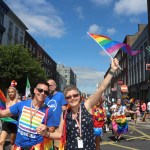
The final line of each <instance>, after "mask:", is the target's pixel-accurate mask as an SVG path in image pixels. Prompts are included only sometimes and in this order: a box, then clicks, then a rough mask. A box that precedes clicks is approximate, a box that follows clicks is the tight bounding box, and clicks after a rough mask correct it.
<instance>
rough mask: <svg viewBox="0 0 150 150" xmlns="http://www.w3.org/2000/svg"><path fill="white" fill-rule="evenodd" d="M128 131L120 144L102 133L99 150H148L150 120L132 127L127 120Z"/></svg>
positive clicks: (110, 134)
mask: <svg viewBox="0 0 150 150" xmlns="http://www.w3.org/2000/svg"><path fill="white" fill-rule="evenodd" d="M128 121H129V131H128V133H127V134H124V135H123V136H122V138H121V141H120V142H117V143H116V142H115V141H114V140H113V136H112V132H111V130H110V131H109V132H107V133H104V136H103V141H102V142H101V150H120V149H121V150H150V146H149V143H150V119H148V118H147V119H146V122H141V121H138V122H137V125H136V126H135V127H134V125H133V123H132V122H131V120H130V119H129V120H128ZM5 145H6V146H5V150H10V145H9V140H7V141H6V144H5Z"/></svg>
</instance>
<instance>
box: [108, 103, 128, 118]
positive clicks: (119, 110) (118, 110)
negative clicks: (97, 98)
mask: <svg viewBox="0 0 150 150" xmlns="http://www.w3.org/2000/svg"><path fill="white" fill-rule="evenodd" d="M110 109H111V110H113V111H112V114H113V115H116V116H120V115H124V114H125V109H126V106H120V107H118V106H117V105H113V106H111V107H110Z"/></svg>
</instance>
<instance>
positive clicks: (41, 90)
mask: <svg viewBox="0 0 150 150" xmlns="http://www.w3.org/2000/svg"><path fill="white" fill-rule="evenodd" d="M36 89H37V90H38V92H40V93H42V92H44V94H45V95H48V94H49V92H48V91H45V90H43V89H40V88H36Z"/></svg>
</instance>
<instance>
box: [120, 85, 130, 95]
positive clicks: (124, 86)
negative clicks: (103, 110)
mask: <svg viewBox="0 0 150 150" xmlns="http://www.w3.org/2000/svg"><path fill="white" fill-rule="evenodd" d="M127 91H128V87H127V86H126V85H125V84H123V85H121V92H123V93H125V92H127Z"/></svg>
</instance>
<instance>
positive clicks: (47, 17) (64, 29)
mask: <svg viewBox="0 0 150 150" xmlns="http://www.w3.org/2000/svg"><path fill="white" fill-rule="evenodd" d="M5 2H6V3H7V4H8V6H9V7H10V8H11V9H12V10H13V11H14V13H15V14H16V15H17V16H18V17H19V18H20V19H21V20H22V21H23V22H24V23H25V25H26V26H27V27H28V32H29V33H30V34H31V35H32V37H33V38H34V39H35V40H36V41H37V42H38V43H39V44H40V45H41V46H42V47H43V48H44V50H45V51H46V52H47V53H48V54H49V55H50V56H51V57H52V58H53V59H54V61H55V62H56V63H62V64H64V65H65V66H66V67H71V68H72V69H73V71H74V72H75V74H76V75H77V86H78V88H79V89H80V90H81V91H83V92H87V93H93V91H94V90H95V89H96V84H97V83H99V82H101V81H102V79H103V76H104V74H105V72H106V71H107V69H108V67H109V65H110V57H109V56H108V55H107V54H106V53H105V51H104V50H102V49H101V47H100V46H99V45H98V44H97V43H96V42H95V41H94V40H93V39H92V38H91V37H89V35H87V32H91V33H97V34H102V35H105V36H108V37H110V38H112V39H113V40H115V41H119V42H123V40H124V38H125V36H126V35H132V34H135V33H136V32H137V31H138V24H147V23H148V19H147V0H25V1H23V0H13V1H12V0H5Z"/></svg>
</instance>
